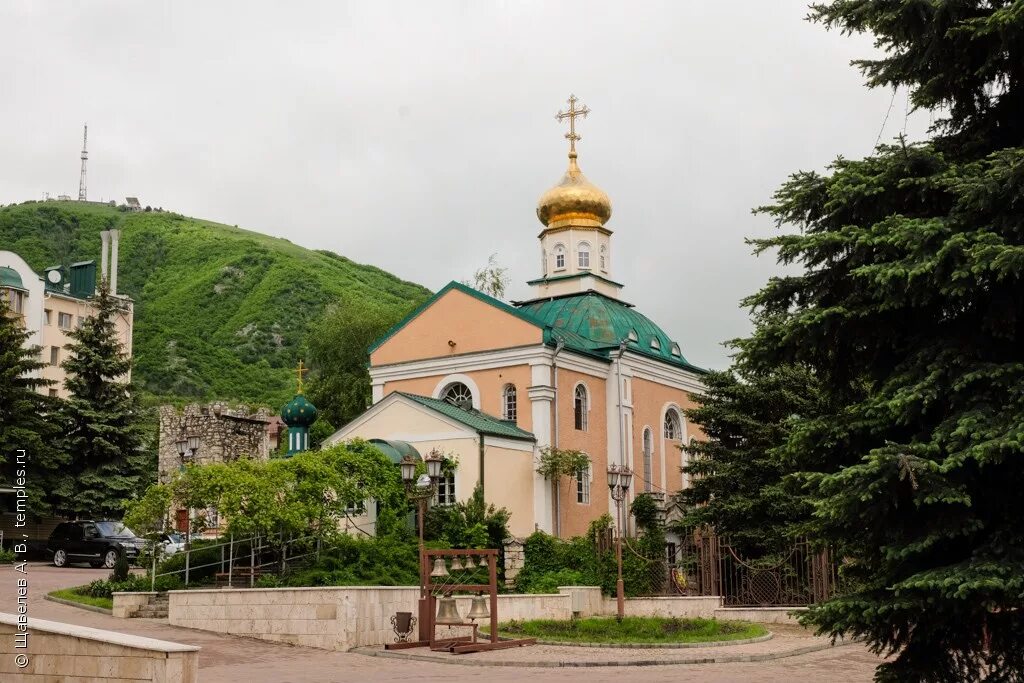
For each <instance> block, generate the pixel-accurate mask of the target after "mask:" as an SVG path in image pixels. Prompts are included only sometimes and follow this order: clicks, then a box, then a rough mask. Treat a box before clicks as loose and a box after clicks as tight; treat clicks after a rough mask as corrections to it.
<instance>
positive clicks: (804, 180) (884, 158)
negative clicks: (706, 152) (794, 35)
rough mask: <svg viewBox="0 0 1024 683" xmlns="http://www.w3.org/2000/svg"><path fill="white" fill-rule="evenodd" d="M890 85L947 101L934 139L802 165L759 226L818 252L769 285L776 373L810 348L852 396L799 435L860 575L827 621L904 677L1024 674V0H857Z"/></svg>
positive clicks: (847, 566) (767, 333)
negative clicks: (773, 223) (810, 167)
mask: <svg viewBox="0 0 1024 683" xmlns="http://www.w3.org/2000/svg"><path fill="white" fill-rule="evenodd" d="M811 18H812V19H813V20H816V21H818V22H822V23H824V24H826V25H827V26H830V27H837V28H839V29H841V30H843V31H845V32H861V31H867V32H871V33H873V34H874V35H875V37H876V45H877V46H878V47H879V48H881V49H882V50H883V55H882V56H881V57H880V58H878V59H873V60H865V61H861V62H858V63H857V64H858V65H859V66H860V67H861V69H862V70H863V71H864V73H865V74H866V75H867V76H868V82H869V85H872V86H884V87H897V86H900V87H902V86H907V87H908V88H909V90H910V97H911V102H912V103H913V105H914V106H916V107H925V108H938V107H942V112H941V113H940V116H944V118H941V119H940V120H939V121H938V122H937V123H936V125H935V127H934V128H933V129H932V132H931V135H932V137H931V139H929V140H927V141H925V142H923V143H920V144H907V143H906V142H905V141H903V140H898V141H897V143H896V144H891V145H883V146H881V147H879V148H878V149H877V150H876V152H875V153H874V154H873V155H872V156H870V157H869V158H866V159H863V160H848V159H838V160H837V161H836V162H835V163H834V164H833V165H832V166H831V168H830V169H829V170H828V172H827V173H824V174H818V173H812V172H801V173H797V174H795V175H793V176H792V177H791V179H790V180H789V181H788V182H787V183H785V184H784V185H783V186H782V188H781V189H780V190H779V191H778V192H777V193H776V195H775V200H774V203H773V204H772V205H771V206H769V207H766V208H765V209H764V210H765V211H766V212H768V213H769V214H770V215H772V216H773V217H774V218H775V219H776V220H777V221H778V223H779V224H780V226H792V227H795V228H796V230H795V231H790V232H788V233H786V234H782V235H780V236H778V237H776V238H773V239H768V240H762V241H759V242H758V248H759V249H761V250H765V249H775V250H777V253H778V258H779V260H780V262H782V263H784V264H788V265H791V266H802V271H801V272H797V273H795V274H792V275H786V276H780V277H777V278H774V279H773V280H772V281H770V282H769V283H768V284H767V285H766V286H765V287H764V288H763V289H762V290H761V291H760V292H758V293H757V294H755V295H754V296H752V297H750V298H749V299H748V301H747V303H748V304H750V305H751V306H753V307H754V309H755V311H756V318H757V319H756V322H757V325H756V328H755V332H754V334H753V336H752V337H751V338H750V339H748V340H746V341H744V342H743V343H742V358H743V361H744V362H745V363H748V364H749V365H750V367H751V368H752V369H753V370H754V371H757V372H767V371H770V369H771V368H773V367H776V366H778V365H784V364H790V363H798V364H804V365H806V366H807V367H809V368H810V369H811V370H812V371H813V372H814V373H815V375H816V377H818V379H819V380H820V381H821V382H822V385H823V387H824V391H825V392H826V393H827V395H828V396H827V398H828V403H829V404H830V405H833V406H834V407H833V408H831V409H828V410H825V411H823V413H822V414H821V415H819V416H815V417H813V418H812V419H809V420H807V421H806V422H805V423H804V424H802V425H801V427H800V429H798V430H794V431H793V432H792V433H791V434H790V435H789V436H788V439H787V443H786V445H785V450H787V451H788V452H789V455H790V457H807V458H809V459H810V460H812V461H814V462H816V465H815V466H814V468H813V470H812V471H809V472H808V473H807V475H806V482H807V486H808V492H809V493H810V495H811V496H812V502H813V505H814V507H815V520H816V527H817V531H818V534H819V537H820V538H822V539H823V540H828V541H830V542H832V543H834V544H835V545H836V546H837V550H838V552H837V556H839V557H843V558H845V559H844V566H843V573H844V575H845V577H846V579H847V581H848V582H849V584H848V590H847V591H846V592H845V593H844V594H842V595H841V596H840V597H837V598H836V599H833V600H831V601H829V602H826V603H824V604H822V605H819V606H816V607H815V608H814V609H812V611H811V612H810V614H809V615H808V617H807V619H808V621H809V622H810V623H812V624H815V625H817V626H818V627H819V628H820V629H821V630H822V631H824V632H826V633H831V634H835V635H840V634H842V635H846V636H861V637H864V638H866V639H867V641H868V642H869V643H870V644H871V646H872V647H873V648H874V649H875V650H876V651H879V652H882V653H886V654H890V653H891V654H893V655H894V657H893V659H892V660H891V661H889V662H886V663H885V664H883V665H881V666H880V667H879V669H878V672H877V678H878V680H885V681H967V680H981V679H984V680H992V681H1010V680H1021V679H1022V678H1024V525H1022V524H1021V506H1020V499H1021V491H1022V490H1024V148H1022V146H1024V3H1022V2H1021V1H1020V0H1017V1H1016V2H1011V1H1009V0H987V1H981V0H973V1H969V0H961V1H958V2H890V1H886V2H882V1H872V0H838V1H836V2H832V3H829V4H822V5H816V6H814V7H812V10H811Z"/></svg>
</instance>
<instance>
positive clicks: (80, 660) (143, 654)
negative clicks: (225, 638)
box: [0, 613, 199, 683]
mask: <svg viewBox="0 0 1024 683" xmlns="http://www.w3.org/2000/svg"><path fill="white" fill-rule="evenodd" d="M18 632H19V631H18V617H17V615H14V614H4V613H0V643H2V644H0V680H2V681H4V683H48V682H49V681H65V680H68V681H70V680H75V681H96V682H98V683H197V682H198V680H199V648H198V647H193V646H191V645H179V644H178V643H169V642H167V641H164V640H154V639H152V638H141V637H139V636H130V635H125V634H123V633H114V632H112V631H101V630H99V629H95V628H86V627H85V626H74V625H71V624H61V623H58V622H55V621H44V620H42V619H29V620H28V647H27V648H26V649H16V648H15V634H17V633H18ZM16 655H25V656H26V657H27V659H28V661H27V664H26V666H24V667H19V666H18V663H17V662H16V661H15V656H16Z"/></svg>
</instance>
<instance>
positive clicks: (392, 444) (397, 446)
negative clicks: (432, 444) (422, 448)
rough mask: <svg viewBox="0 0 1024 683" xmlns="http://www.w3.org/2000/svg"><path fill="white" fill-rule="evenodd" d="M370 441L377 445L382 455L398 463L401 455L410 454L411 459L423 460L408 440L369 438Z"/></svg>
mask: <svg viewBox="0 0 1024 683" xmlns="http://www.w3.org/2000/svg"><path fill="white" fill-rule="evenodd" d="M370 443H372V444H373V445H374V446H376V447H377V449H378V450H379V451H381V452H382V453H383V454H384V455H386V456H388V460H390V461H391V462H393V463H394V464H396V465H398V464H400V463H401V462H402V457H403V456H405V455H411V456H412V459H413V460H415V461H416V462H419V461H421V460H423V458H421V457H420V452H419V451H418V450H416V447H415V446H413V445H412V444H411V443H409V442H408V441H388V440H387V439H370Z"/></svg>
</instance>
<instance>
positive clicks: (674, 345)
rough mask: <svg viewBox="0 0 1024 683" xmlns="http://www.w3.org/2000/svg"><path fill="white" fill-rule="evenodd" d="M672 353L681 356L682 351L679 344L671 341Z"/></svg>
mask: <svg viewBox="0 0 1024 683" xmlns="http://www.w3.org/2000/svg"><path fill="white" fill-rule="evenodd" d="M672 355H673V356H682V355H683V354H682V352H681V351H680V350H679V344H678V343H677V342H672Z"/></svg>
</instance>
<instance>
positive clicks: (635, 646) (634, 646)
mask: <svg viewBox="0 0 1024 683" xmlns="http://www.w3.org/2000/svg"><path fill="white" fill-rule="evenodd" d="M526 637H529V636H526ZM774 637H775V634H774V633H772V632H771V631H769V632H768V633H766V634H764V635H763V636H755V637H754V638H739V639H737V640H707V641H703V642H699V643H577V642H566V641H564V640H540V639H538V640H537V644H538V645H565V646H566V647H600V648H607V649H612V650H685V649H693V648H698V647H728V646H730V645H750V644H751V643H763V642H764V641H766V640H771V639H772V638H774Z"/></svg>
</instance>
